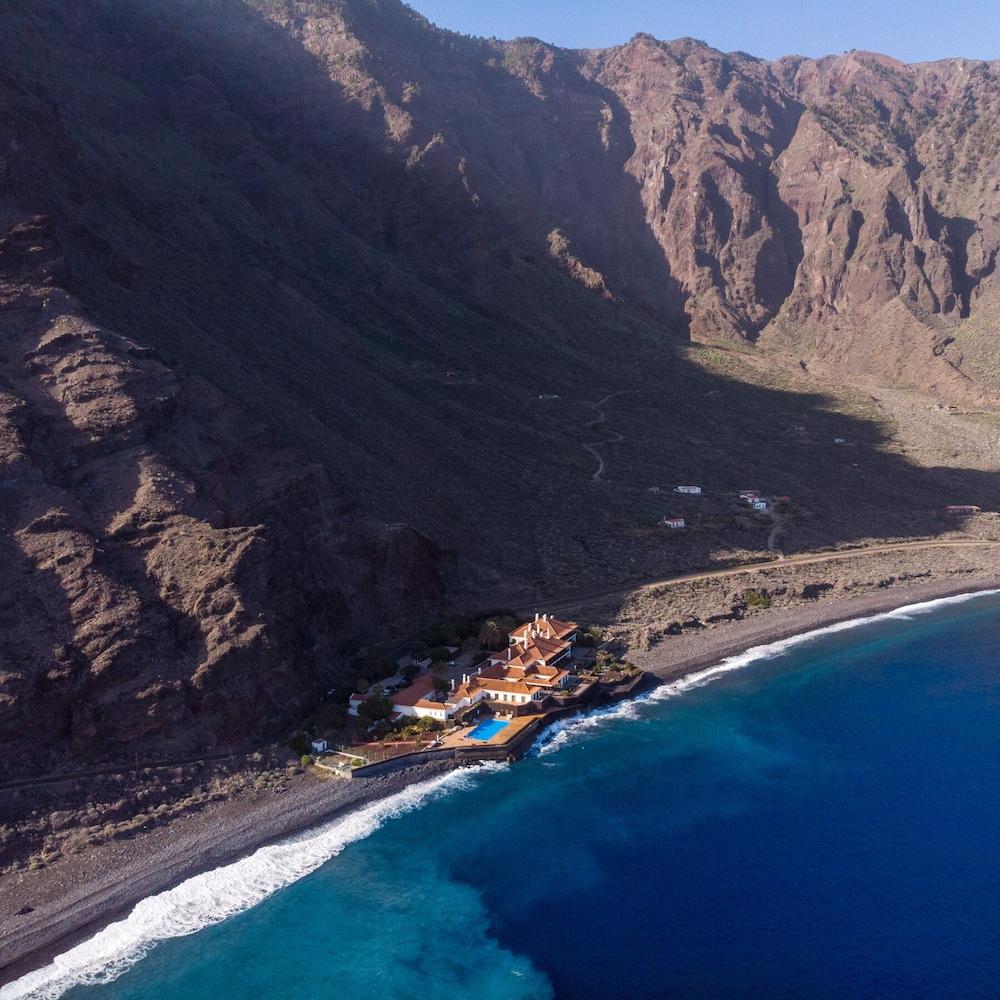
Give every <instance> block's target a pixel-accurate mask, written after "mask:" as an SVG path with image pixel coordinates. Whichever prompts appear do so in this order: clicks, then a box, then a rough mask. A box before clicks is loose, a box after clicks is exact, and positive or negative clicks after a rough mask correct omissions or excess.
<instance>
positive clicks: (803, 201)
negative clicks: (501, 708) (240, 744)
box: [0, 0, 1000, 751]
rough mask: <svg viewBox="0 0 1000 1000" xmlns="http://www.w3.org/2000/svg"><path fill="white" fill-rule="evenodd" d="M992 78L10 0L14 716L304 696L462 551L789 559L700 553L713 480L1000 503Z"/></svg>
mask: <svg viewBox="0 0 1000 1000" xmlns="http://www.w3.org/2000/svg"><path fill="white" fill-rule="evenodd" d="M998 112H1000V67H998V66H997V65H995V64H984V63H972V62H968V61H963V60H951V61H947V62H942V63H935V64H929V65H922V66H905V65H902V64H899V63H896V62H894V61H893V60H889V59H886V58H885V57H881V56H876V55H871V54H866V53H849V54H846V55H844V56H840V57H836V58H830V59H824V60H818V61H817V60H805V59H799V58H787V59H783V60H779V61H778V62H775V63H768V62H765V61H762V60H758V59H754V58H752V57H751V56H747V55H744V54H740V53H734V54H728V55H727V54H723V53H720V52H716V51H714V50H712V49H711V48H709V47H707V46H705V45H704V44H702V43H700V42H695V41H692V40H690V39H685V40H680V41H676V42H660V41H657V40H656V39H653V38H651V37H650V36H645V35H639V36H636V37H635V38H634V39H633V40H632V41H631V42H630V43H629V44H627V45H624V46H620V47H616V48H612V49H607V50H602V51H585V52H571V51H565V50H560V49H558V48H555V47H552V46H549V45H546V44H544V43H542V42H539V41H536V40H532V39H522V40H518V41H513V42H500V41H496V40H484V39H470V38H465V37H462V36H459V35H455V34H452V33H449V32H444V31H440V30H438V29H436V28H435V27H433V26H432V25H430V24H429V23H428V22H427V21H426V20H425V19H423V18H422V17H421V16H420V15H419V14H417V13H415V12H413V11H412V10H410V9H409V8H407V7H405V6H403V5H402V4H400V3H398V2H397V0H212V2H210V3H206V2H204V0H169V2H168V0H74V2H72V3H70V2H68V0H8V2H7V3H5V4H4V5H2V7H0V199H2V204H3V205H4V212H5V213H6V215H7V216H9V217H6V218H5V219H4V220H3V221H4V226H5V228H6V227H8V226H11V225H13V226H15V228H14V230H12V231H11V233H10V234H9V235H8V236H7V237H6V238H7V241H8V242H7V243H5V244H4V245H3V247H2V253H0V279H2V281H3V296H4V303H3V307H4V308H3V312H2V313H0V320H2V323H3V327H2V331H0V332H2V341H0V355H2V366H3V371H2V378H3V382H2V384H0V390H2V392H3V394H4V396H3V398H4V400H5V402H4V410H3V418H2V419H3V424H2V430H3V435H4V437H3V448H4V453H3V454H4V459H3V460H4V462H5V465H4V468H5V469H7V470H9V472H5V473H4V476H5V477H6V478H4V480H3V484H2V486H0V489H2V490H3V492H4V505H3V509H2V512H0V517H2V518H3V519H4V524H3V532H4V533H3V537H2V539H0V544H2V545H3V546H4V550H5V552H4V554H5V559H4V560H3V565H2V566H0V595H2V600H0V625H2V627H3V630H4V636H3V638H4V643H3V645H2V648H0V657H2V658H3V660H2V661H0V662H2V669H3V680H2V685H3V686H2V687H0V712H2V713H4V714H3V716H2V717H0V723H2V725H0V732H2V733H3V734H4V735H5V736H6V737H7V738H8V739H9V740H10V741H11V742H12V743H13V744H16V745H17V746H19V747H22V748H24V749H26V750H27V751H32V750H33V748H34V747H36V746H37V745H39V744H40V743H41V742H43V734H44V733H45V732H47V731H52V732H55V733H58V734H59V738H60V739H65V740H69V742H70V744H71V745H73V746H74V747H77V748H79V749H80V750H81V751H82V750H84V749H85V748H86V747H88V746H98V747H102V748H103V747H105V746H112V745H116V744H117V743H125V742H128V741H130V740H133V739H136V738H139V737H141V739H142V741H143V744H144V745H145V746H148V747H150V748H154V747H156V746H159V745H161V744H164V743H166V742H167V741H169V740H172V739H177V740H178V741H179V742H180V743H184V742H185V741H189V742H192V743H199V744H200V745H207V744H209V743H211V742H213V741H219V742H224V741H225V740H227V739H229V738H231V737H233V736H236V735H238V734H240V733H241V732H244V731H245V730H246V729H247V728H252V727H253V726H256V725H258V724H259V725H261V726H264V727H266V726H269V725H277V724H278V723H279V721H280V720H282V719H285V718H288V717H290V716H291V715H292V714H294V710H295V707H296V705H297V704H298V699H299V697H300V695H301V696H302V697H303V698H304V697H305V696H306V695H308V693H309V692H312V691H314V690H316V689H317V688H318V687H319V686H321V685H322V683H323V682H324V678H326V677H328V676H332V675H335V674H336V671H337V669H338V667H337V664H338V662H339V661H338V658H337V655H336V649H337V645H338V643H339V642H340V641H341V640H342V639H343V638H345V637H347V636H349V635H356V634H358V633H359V631H364V630H365V629H373V630H374V629H376V628H378V627H379V625H380V624H381V625H382V626H386V624H387V623H391V629H392V630H395V631H397V632H398V631H399V628H400V621H401V618H405V616H406V615H407V614H410V613H413V612H415V611H416V610H418V609H419V608H420V607H421V606H424V607H430V606H432V605H434V603H435V602H436V601H439V600H440V599H441V593H442V583H441V578H440V574H439V570H440V566H441V558H440V549H445V550H448V551H449V552H451V553H454V554H455V556H456V558H455V559H453V560H452V561H451V562H450V564H449V569H448V572H447V574H446V577H447V584H448V587H449V598H448V599H449V600H450V601H452V602H457V603H462V602H466V603H467V602H471V601H475V600H477V599H482V600H487V601H489V602H490V603H493V602H494V601H496V600H498V599H504V598H506V597H508V596H514V595H517V596H520V595H523V594H524V593H525V592H526V591H529V590H531V589H532V588H533V589H534V590H535V591H536V592H537V593H539V594H550V593H552V592H553V591H556V592H558V591H563V590H567V589H570V588H572V587H578V586H583V585H586V586H590V585H593V584H595V583H598V582H601V581H605V580H607V579H609V578H616V579H623V578H632V577H635V576H642V575H649V574H654V573H661V572H666V571H668V570H670V569H676V568H681V567H684V566H691V565H702V564H704V563H706V562H708V561H710V560H712V559H718V558H723V557H726V556H732V555H742V556H747V555H751V554H754V553H756V552H760V551H761V550H762V549H763V548H764V546H765V542H766V537H767V531H766V529H762V528H761V526H760V525H757V524H755V523H753V522H751V521H750V520H748V519H747V518H744V517H734V516H732V512H731V511H729V510H728V509H727V508H726V507H725V506H724V505H723V504H721V502H720V503H717V504H716V506H714V507H709V506H706V508H705V516H704V518H703V519H702V520H701V521H699V522H698V526H697V527H698V530H691V531H690V532H688V533H686V534H685V535H684V537H683V538H675V539H672V540H671V541H670V542H669V543H665V542H664V540H663V539H662V538H661V537H660V536H658V535H657V534H656V532H655V530H653V529H652V527H651V525H653V524H655V523H656V522H657V521H658V520H659V519H660V517H662V515H663V514H664V513H668V512H669V511H668V510H667V509H666V507H665V501H664V500H663V499H658V498H657V495H656V494H655V493H654V494H651V493H650V488H651V487H652V488H654V489H657V490H659V489H661V488H662V487H666V485H667V484H670V483H673V482H676V481H678V480H693V481H699V482H704V483H705V484H706V487H707V491H708V493H710V494H714V496H715V497H718V496H720V495H722V494H723V493H725V492H727V491H728V492H729V493H731V492H732V491H733V490H735V489H738V488H741V487H744V486H749V485H754V486H757V487H759V488H762V489H769V490H770V489H773V490H774V491H776V492H790V493H792V494H794V496H795V500H796V503H797V505H798V506H799V518H798V521H797V522H796V533H795V535H794V537H793V539H792V541H791V543H790V544H792V545H795V544H797V545H799V546H802V547H805V546H810V545H812V546H815V545H831V544H839V543H844V542H856V541H864V540H866V539H870V538H873V537H889V536H898V537H907V536H910V535H922V534H934V533H939V532H941V531H946V530H949V528H950V527H951V525H949V524H945V523H942V521H941V519H940V517H939V515H938V514H937V510H938V509H939V508H940V506H941V504H942V503H944V502H959V501H969V502H977V503H980V504H982V505H983V506H992V505H996V504H998V503H1000V485H998V477H997V475H996V472H997V469H996V465H995V461H994V459H993V458H992V457H991V456H992V452H989V453H988V450H986V449H983V448H981V447H979V443H980V442H981V441H983V440H985V439H987V438H989V439H990V440H992V438H990V437H989V436H990V435H992V436H993V438H995V426H994V425H993V424H991V423H990V422H989V420H990V419H992V418H991V417H990V412H989V411H990V408H991V407H992V406H993V404H994V403H995V400H996V396H995V394H996V392H997V390H998V388H1000V377H994V376H995V375H996V371H997V370H998V369H997V366H996V363H995V361H996V358H997V356H998V353H1000V352H998V349H997V343H996V336H997V335H996V328H995V322H994V320H993V316H994V315H995V312H994V309H993V305H995V304H996V303H998V302H1000V278H998V277H997V276H996V273H995V261H996V255H997V250H998V246H1000V222H998V218H1000V204H998V199H1000V193H998V192H1000V163H998V145H997V139H996V137H997V136H998V135H1000V129H998V128H997V126H998V124H1000V123H998V121H997V116H998ZM13 206H17V211H16V212H15V211H14V208H13ZM8 208H9V209H10V210H9V211H8ZM39 213H41V214H43V215H44V216H45V217H46V218H47V219H49V220H51V221H50V222H44V223H42V222H38V223H28V222H26V221H25V220H27V219H29V218H30V217H31V216H33V215H35V214H39ZM57 247H58V249H57ZM62 289H71V290H72V294H70V292H68V291H65V290H62ZM110 331H114V332H113V333H112V332H110ZM719 347H722V348H724V350H721V351H720V350H718V349H717V348H719ZM966 354H968V360H966V358H965V355H966ZM854 383H856V384H857V388H856V387H855V385H854ZM880 384H884V385H891V386H893V387H894V388H893V392H894V393H903V394H904V396H898V395H894V396H892V397H891V399H890V398H889V397H887V396H886V395H884V394H883V393H881V390H880V389H879V388H878V387H879V385H880ZM913 392H919V393H922V394H928V396H929V397H930V398H924V397H923V396H919V397H913V398H911V396H909V395H905V394H906V393H911V394H912V393H913ZM599 400H608V404H607V406H605V407H603V408H601V407H597V404H598V401H599ZM885 400H889V402H891V405H889V403H885V402H883V401H885ZM939 400H947V401H949V403H954V405H959V406H961V407H963V408H964V409H965V410H966V411H972V412H967V413H964V414H962V415H961V416H956V418H955V419H954V420H952V418H951V411H946V413H945V415H944V416H942V415H941V414H940V413H939V414H938V416H937V417H935V420H936V421H937V423H941V421H945V422H947V423H948V428H947V433H941V434H938V435H937V437H936V438H935V440H940V441H942V442H945V443H944V444H941V445H940V446H937V445H935V446H934V447H929V446H926V442H924V441H922V440H916V441H913V436H912V435H910V436H909V437H908V436H907V435H900V434H899V432H898V428H897V427H896V426H895V424H896V423H898V420H899V419H903V418H904V417H905V419H906V420H908V421H910V422H911V423H912V424H913V426H914V427H918V425H919V424H920V423H921V417H920V414H921V413H925V412H927V407H928V406H933V405H937V402H938V401H939ZM595 407H597V408H596V409H595ZM984 408H985V409H986V410H987V411H988V412H987V414H986V416H985V418H984V419H985V420H986V422H985V423H984V422H983V419H980V418H981V417H983V415H982V414H981V413H980V411H981V410H982V409H984ZM597 413H600V414H601V417H600V420H601V421H603V423H598V422H596V421H598V419H599V418H598V416H596V415H595V414H597ZM914 414H915V415H916V416H914ZM899 415H903V416H902V417H901V416H899ZM977 421H978V422H977ZM908 433H909V432H908ZM918 437H919V435H918ZM901 440H905V441H907V442H908V443H907V444H906V445H905V446H904V445H901V444H900V441H901ZM838 441H844V442H846V446H844V447H842V446H841V445H840V444H837V443H836V442H838ZM911 441H913V443H912V446H911V444H910V443H909V442H911ZM595 454H596V455H599V456H600V457H601V461H602V463H604V464H602V466H601V469H602V471H601V473H600V474H599V475H595V464H594V463H595ZM970 456H972V457H970ZM984 456H985V457H984ZM353 502H358V503H359V507H358V508H357V510H355V509H354V508H353V507H352V506H351V504H352V503H353ZM709 502H710V503H715V501H714V500H713V501H709ZM362 512H363V513H362ZM690 513H691V514H692V522H693V523H694V516H695V514H696V512H694V511H692V512H690ZM369 516H370V517H378V518H381V519H382V521H381V522H377V521H375V520H370V519H369ZM698 516H700V514H699V515H698ZM382 522H390V523H399V522H407V523H409V524H412V525H413V527H414V528H415V529H416V531H413V530H411V529H408V528H405V527H402V528H401V527H394V528H387V527H385V526H384V523H382ZM417 531H419V532H420V534H417ZM428 538H430V539H433V543H432V542H429V541H427V539H428ZM439 546H440V549H439V548H438V547H439ZM248 724H249V726H248Z"/></svg>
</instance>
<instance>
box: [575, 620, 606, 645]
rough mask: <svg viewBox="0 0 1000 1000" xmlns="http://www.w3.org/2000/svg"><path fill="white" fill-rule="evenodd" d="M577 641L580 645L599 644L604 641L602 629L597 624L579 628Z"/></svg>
mask: <svg viewBox="0 0 1000 1000" xmlns="http://www.w3.org/2000/svg"><path fill="white" fill-rule="evenodd" d="M577 641H578V642H579V643H580V645H581V646H599V645H600V644H601V643H602V642H604V629H602V628H601V627H600V626H598V625H588V626H587V627H586V628H583V629H580V631H579V633H578V634H577Z"/></svg>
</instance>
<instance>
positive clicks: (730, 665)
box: [0, 590, 1000, 1000]
mask: <svg viewBox="0 0 1000 1000" xmlns="http://www.w3.org/2000/svg"><path fill="white" fill-rule="evenodd" d="M998 594H1000V590H978V591H974V592H973V593H970V594H957V595H955V596H954V597H938V598H935V599H934V600H932V601H922V602H921V603H919V604H906V605H904V606H903V607H900V608H895V609H893V610H892V611H883V612H880V613H879V614H876V615H869V616H868V617H866V618H850V619H848V620H847V621H843V622H836V623H835V624H833V625H824V626H823V627H822V628H817V629H813V630H812V631H811V632H803V633H802V634H801V635H793V636H790V637H789V638H788V639H779V640H778V641H776V642H769V643H766V644H765V645H762V646H751V647H750V648H749V649H747V650H745V651H744V652H742V653H738V654H737V655H736V656H729V657H726V659H724V660H722V661H721V662H720V663H718V664H716V665H715V666H713V667H708V668H706V669H705V670H699V671H697V672H696V673H693V674H688V675H687V676H685V677H680V678H678V679H677V680H675V681H670V682H669V683H667V684H661V685H659V687H656V688H654V689H653V690H652V691H650V692H649V693H648V694H644V695H640V696H639V697H638V698H633V699H631V700H629V701H623V702H620V703H619V704H617V705H611V706H609V707H608V708H598V709H594V711H592V712H586V713H583V714H581V715H576V716H573V717H572V718H570V719H564V720H562V721H561V722H557V723H556V724H555V725H553V726H551V727H549V728H548V729H547V730H546V731H545V732H544V733H542V735H541V736H539V738H538V740H537V741H536V742H535V747H534V749H535V750H536V752H537V753H538V754H540V755H543V754H549V753H555V752H556V751H558V750H562V749H563V748H564V747H567V746H569V745H570V744H572V743H576V742H578V741H579V740H580V739H583V738H585V737H586V736H587V734H588V733H589V732H592V731H593V730H595V729H600V728H602V727H604V726H605V725H607V724H608V723H609V722H617V721H619V720H621V719H638V718H639V717H640V714H641V708H642V705H643V704H646V703H650V702H658V701H665V700H667V699H668V698H676V697H677V696H678V695H681V694H684V692H685V691H691V690H692V689H694V688H699V687H703V686H704V685H705V684H710V683H711V682H712V681H713V680H715V679H716V678H717V677H721V676H722V675H723V674H728V673H730V672H732V671H733V670H742V669H743V667H745V666H748V665H749V664H751V663H754V662H756V661H757V660H765V659H770V658H772V657H775V656H780V655H781V654H782V653H785V652H787V651H788V650H789V649H792V648H793V647H795V646H799V645H801V644H802V643H805V642H811V641H812V640H813V639H820V638H822V637H823V636H826V635H833V634H834V633H835V632H846V631H848V630H849V629H854V628H858V627H860V626H862V625H871V624H872V623H874V622H880V621H889V620H901V621H906V620H909V619H910V618H912V617H914V615H922V614H927V613H929V612H931V611H935V610H937V609H938V608H940V607H943V606H944V605H948V604H959V603H961V602H963V601H969V600H972V599H973V598H976V597H989V596H995V595H998ZM0 1000H3V998H2V997H0Z"/></svg>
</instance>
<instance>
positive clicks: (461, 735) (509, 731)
mask: <svg viewBox="0 0 1000 1000" xmlns="http://www.w3.org/2000/svg"><path fill="white" fill-rule="evenodd" d="M540 718H542V715H541V713H539V714H537V715H520V716H517V717H516V718H513V719H500V720H499V721H501V722H506V723H507V725H505V726H504V727H503V729H501V730H500V731H499V732H498V733H496V734H494V735H493V736H491V737H490V738H489V739H488V740H473V739H470V738H469V733H471V732H472V730H473V729H475V728H476V726H477V725H478V724H479V723H480V722H483V721H486V720H484V719H478V720H476V722H475V723H474V724H473V725H471V726H463V727H462V728H461V729H460V730H459V731H458V732H457V733H452V734H451V735H450V736H446V737H444V739H443V740H442V741H441V746H442V748H448V749H459V748H464V749H468V748H469V747H502V746H506V745H507V744H508V743H513V742H514V741H515V740H516V739H517V737H518V736H519V735H520V734H521V733H523V732H524V730H525V729H527V728H528V727H529V726H530V725H532V724H533V723H535V722H537V721H538V720H539V719H540Z"/></svg>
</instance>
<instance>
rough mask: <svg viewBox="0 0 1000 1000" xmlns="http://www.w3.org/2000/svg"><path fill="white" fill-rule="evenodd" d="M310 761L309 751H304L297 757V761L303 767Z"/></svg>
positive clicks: (311, 760)
mask: <svg viewBox="0 0 1000 1000" xmlns="http://www.w3.org/2000/svg"><path fill="white" fill-rule="evenodd" d="M312 762H313V759H312V754H309V753H304V754H303V755H302V757H301V758H300V759H299V763H300V764H301V765H302V766H303V767H308V766H309V765H310V764H311V763H312Z"/></svg>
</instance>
